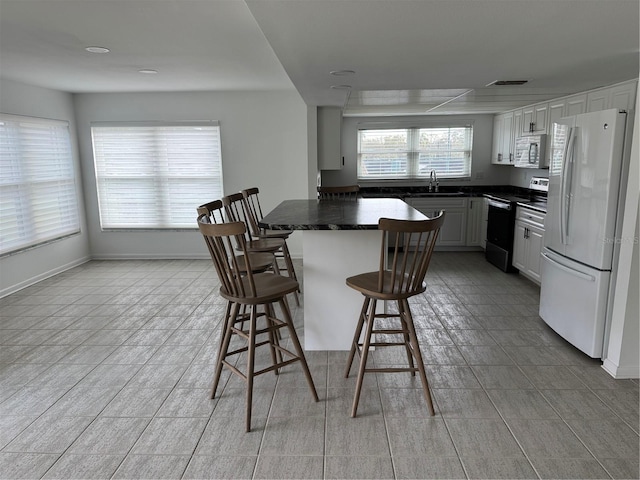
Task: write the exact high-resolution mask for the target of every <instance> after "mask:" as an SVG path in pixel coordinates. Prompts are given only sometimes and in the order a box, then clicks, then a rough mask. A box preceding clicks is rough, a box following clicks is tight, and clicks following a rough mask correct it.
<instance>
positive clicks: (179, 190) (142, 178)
mask: <svg viewBox="0 0 640 480" xmlns="http://www.w3.org/2000/svg"><path fill="white" fill-rule="evenodd" d="M91 135H92V142H93V157H94V166H95V174H96V187H97V194H98V205H99V210H100V226H101V228H102V230H121V229H125V230H166V229H171V230H183V229H187V230H191V229H197V221H196V218H197V213H196V209H197V207H198V206H199V205H202V204H204V203H207V202H209V201H211V200H214V199H216V198H220V197H222V196H223V191H224V189H223V178H222V146H221V139H220V124H219V122H217V121H206V122H202V121H199V122H96V123H92V124H91Z"/></svg>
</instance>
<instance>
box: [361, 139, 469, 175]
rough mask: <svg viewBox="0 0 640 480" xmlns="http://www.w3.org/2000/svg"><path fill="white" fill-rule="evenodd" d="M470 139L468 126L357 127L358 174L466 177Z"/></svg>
mask: <svg viewBox="0 0 640 480" xmlns="http://www.w3.org/2000/svg"><path fill="white" fill-rule="evenodd" d="M412 139H413V140H412ZM472 141H473V129H472V127H471V126H464V127H436V128H407V129H385V130H360V131H359V132H358V178H359V179H374V178H375V179H384V178H389V179H393V178H421V177H428V176H429V174H430V172H431V171H432V170H435V171H436V173H437V175H438V178H461V177H469V176H470V175H471V145H472Z"/></svg>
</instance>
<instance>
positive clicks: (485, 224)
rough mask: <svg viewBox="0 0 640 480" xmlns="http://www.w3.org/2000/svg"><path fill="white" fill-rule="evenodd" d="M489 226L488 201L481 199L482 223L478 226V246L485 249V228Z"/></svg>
mask: <svg viewBox="0 0 640 480" xmlns="http://www.w3.org/2000/svg"><path fill="white" fill-rule="evenodd" d="M488 226H489V199H488V198H483V199H482V223H481V224H480V246H481V247H482V248H483V249H484V250H486V249H487V227H488Z"/></svg>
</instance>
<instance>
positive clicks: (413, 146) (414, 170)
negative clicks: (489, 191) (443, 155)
mask: <svg viewBox="0 0 640 480" xmlns="http://www.w3.org/2000/svg"><path fill="white" fill-rule="evenodd" d="M459 128H462V129H465V130H466V132H467V137H466V146H465V148H464V150H462V152H463V154H464V157H465V158H464V166H463V170H462V171H461V172H450V171H448V170H447V169H446V168H442V166H438V167H436V166H434V167H433V170H435V171H436V174H437V176H438V179H457V180H468V179H470V178H471V168H472V160H473V159H472V157H473V122H469V121H465V122H463V123H460V124H457V123H454V124H446V125H442V124H420V125H415V124H411V125H403V124H390V123H382V124H380V123H374V124H361V125H359V126H358V133H357V135H358V138H357V178H358V181H359V182H361V181H362V182H367V181H381V180H382V181H390V180H416V179H424V178H429V174H430V171H431V170H432V169H430V168H426V169H424V171H423V172H421V171H420V154H421V153H422V154H424V153H427V152H429V150H421V149H420V146H419V137H420V135H419V133H420V130H423V129H425V130H429V129H438V130H442V129H445V130H446V129H449V130H451V129H459ZM385 130H404V131H406V134H407V149H406V150H404V149H398V150H397V152H398V154H399V155H402V156H405V155H406V161H407V166H406V167H407V168H406V170H407V171H406V174H388V175H384V174H370V175H367V174H364V173H363V172H362V156H363V154H367V153H377V152H376V151H375V150H369V151H364V152H363V150H362V145H361V138H362V132H366V131H385ZM432 151H437V150H432ZM380 153H382V152H380ZM384 153H391V154H392V153H393V151H391V150H390V151H387V150H385V152H384Z"/></svg>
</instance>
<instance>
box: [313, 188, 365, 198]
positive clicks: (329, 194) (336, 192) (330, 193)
mask: <svg viewBox="0 0 640 480" xmlns="http://www.w3.org/2000/svg"><path fill="white" fill-rule="evenodd" d="M359 193H360V185H343V186H339V187H318V198H319V199H320V200H357V199H358V194H359Z"/></svg>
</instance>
